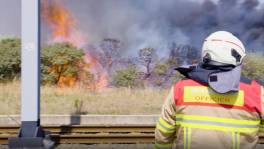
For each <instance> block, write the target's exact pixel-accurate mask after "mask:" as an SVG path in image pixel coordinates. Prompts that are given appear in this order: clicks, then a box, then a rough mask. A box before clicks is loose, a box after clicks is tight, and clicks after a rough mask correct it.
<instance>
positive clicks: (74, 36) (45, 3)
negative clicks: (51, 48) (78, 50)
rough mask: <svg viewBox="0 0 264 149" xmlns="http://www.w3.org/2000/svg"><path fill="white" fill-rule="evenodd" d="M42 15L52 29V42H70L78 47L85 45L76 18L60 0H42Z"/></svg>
mask: <svg viewBox="0 0 264 149" xmlns="http://www.w3.org/2000/svg"><path fill="white" fill-rule="evenodd" d="M42 16H43V18H44V20H45V22H46V23H47V24H48V25H49V27H50V28H51V30H52V39H51V41H52V42H70V43H72V44H73V45H75V46H77V47H83V46H84V45H85V40H84V36H83V34H81V32H80V31H79V30H78V29H77V26H76V23H77V21H76V19H74V18H73V16H72V15H71V13H70V12H69V11H68V10H67V9H66V8H65V7H64V6H63V5H62V3H61V2H60V1H59V0H52V1H49V0H42Z"/></svg>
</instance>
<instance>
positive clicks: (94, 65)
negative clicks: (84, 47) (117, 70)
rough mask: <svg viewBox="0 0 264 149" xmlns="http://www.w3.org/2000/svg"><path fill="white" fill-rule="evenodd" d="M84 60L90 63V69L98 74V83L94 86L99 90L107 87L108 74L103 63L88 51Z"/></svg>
mask: <svg viewBox="0 0 264 149" xmlns="http://www.w3.org/2000/svg"><path fill="white" fill-rule="evenodd" d="M84 60H85V62H86V63H89V64H90V67H91V69H90V71H91V72H92V73H93V74H95V75H96V78H95V80H96V84H95V86H94V88H95V89H99V90H100V89H103V88H105V87H106V86H107V84H108V75H107V73H106V71H105V70H104V68H103V67H102V65H101V64H100V63H99V62H98V61H97V60H96V59H95V58H94V57H92V56H91V55H90V54H89V53H88V52H87V53H86V54H85V58H84Z"/></svg>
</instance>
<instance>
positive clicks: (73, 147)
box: [0, 144, 264, 149]
mask: <svg viewBox="0 0 264 149" xmlns="http://www.w3.org/2000/svg"><path fill="white" fill-rule="evenodd" d="M263 148H264V144H263V145H258V146H257V148H256V149H263ZM0 149H7V146H4V145H1V146H0ZM55 149H153V145H152V144H97V145H85V144H61V145H59V146H57V147H56V148H55Z"/></svg>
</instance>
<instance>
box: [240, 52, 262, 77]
mask: <svg viewBox="0 0 264 149" xmlns="http://www.w3.org/2000/svg"><path fill="white" fill-rule="evenodd" d="M242 70H243V71H242V75H243V76H245V77H247V78H250V79H256V80H258V81H261V82H263V81H264V57H263V56H260V55H257V54H250V55H247V56H246V58H245V61H244V64H243V69H242Z"/></svg>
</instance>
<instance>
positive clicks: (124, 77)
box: [114, 66, 137, 88]
mask: <svg viewBox="0 0 264 149" xmlns="http://www.w3.org/2000/svg"><path fill="white" fill-rule="evenodd" d="M136 76H137V71H136V67H135V66H129V67H127V68H125V69H121V70H118V71H116V74H115V76H114V84H115V86H117V87H130V88H133V87H135V85H136V83H135V80H136Z"/></svg>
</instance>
